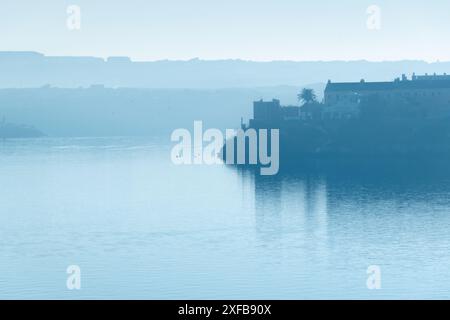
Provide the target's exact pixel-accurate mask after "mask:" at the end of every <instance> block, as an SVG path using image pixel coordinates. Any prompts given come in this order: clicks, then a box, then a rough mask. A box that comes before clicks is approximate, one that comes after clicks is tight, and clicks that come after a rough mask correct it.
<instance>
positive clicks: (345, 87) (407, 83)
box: [325, 79, 450, 92]
mask: <svg viewBox="0 0 450 320" xmlns="http://www.w3.org/2000/svg"><path fill="white" fill-rule="evenodd" d="M444 88H449V89H450V79H449V80H420V81H419V80H402V81H392V82H364V81H361V82H341V83H332V82H328V84H327V87H326V88H325V92H339V91H380V90H405V89H444Z"/></svg>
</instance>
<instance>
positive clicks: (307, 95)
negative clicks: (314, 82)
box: [297, 88, 317, 104]
mask: <svg viewBox="0 0 450 320" xmlns="http://www.w3.org/2000/svg"><path fill="white" fill-rule="evenodd" d="M297 99H298V101H299V102H303V104H309V103H312V102H316V101H317V96H316V94H315V93H314V90H313V89H307V88H303V90H302V92H300V93H299V94H298V95H297Z"/></svg>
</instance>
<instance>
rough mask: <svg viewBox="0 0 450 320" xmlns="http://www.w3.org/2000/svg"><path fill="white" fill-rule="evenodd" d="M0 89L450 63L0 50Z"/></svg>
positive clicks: (312, 74)
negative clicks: (145, 58) (150, 57)
mask: <svg viewBox="0 0 450 320" xmlns="http://www.w3.org/2000/svg"><path fill="white" fill-rule="evenodd" d="M0 70H1V73H0V88H29V87H41V86H45V85H50V86H54V87H65V88H76V87H89V86H91V85H93V84H102V85H104V86H106V87H135V88H158V89H161V88H170V89H174V88H190V89H217V88H243V87H245V88H252V87H253V88H254V87H269V86H296V87H299V86H304V85H306V84H309V83H326V82H327V80H328V79H331V80H332V81H359V80H360V79H361V78H365V79H366V80H369V81H375V80H378V81H381V80H392V79H394V78H396V77H398V76H400V75H401V74H403V73H405V74H412V73H413V72H416V73H417V74H423V73H434V72H436V73H443V72H447V73H450V62H436V63H427V62H424V61H396V62H368V61H348V62H346V61H330V62H323V61H316V62H295V61H273V62H253V61H243V60H217V61H205V60H199V59H193V60H189V61H168V60H167V61H153V62H133V61H131V60H130V59H129V58H127V57H111V58H108V59H106V60H104V59H102V58H96V57H49V56H44V55H42V54H40V53H36V52H0Z"/></svg>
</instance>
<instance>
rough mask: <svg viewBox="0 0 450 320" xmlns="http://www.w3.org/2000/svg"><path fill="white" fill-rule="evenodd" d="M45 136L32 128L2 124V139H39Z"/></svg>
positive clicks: (0, 129) (0, 128) (0, 137)
mask: <svg viewBox="0 0 450 320" xmlns="http://www.w3.org/2000/svg"><path fill="white" fill-rule="evenodd" d="M42 136H44V134H43V133H42V132H41V131H39V130H37V129H36V128H34V127H32V126H26V125H20V124H15V123H7V122H0V139H7V138H37V137H42Z"/></svg>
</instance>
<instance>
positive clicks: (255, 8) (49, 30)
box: [0, 0, 450, 61]
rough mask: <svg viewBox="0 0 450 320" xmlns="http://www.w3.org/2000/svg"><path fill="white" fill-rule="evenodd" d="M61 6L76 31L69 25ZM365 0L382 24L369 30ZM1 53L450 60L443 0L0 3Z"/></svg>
mask: <svg viewBox="0 0 450 320" xmlns="http://www.w3.org/2000/svg"><path fill="white" fill-rule="evenodd" d="M69 5H78V6H79V8H80V9H81V24H80V25H81V29H80V30H72V31H71V30H69V29H68V28H67V25H66V22H67V18H68V14H67V12H66V10H67V7H68V6H69ZM370 5H377V6H378V7H379V8H380V9H381V20H380V21H381V24H380V26H381V29H380V30H370V29H369V28H368V27H367V24H366V22H367V19H368V18H369V15H368V14H367V13H366V10H367V8H368V7H369V6H370ZM0 12H1V15H0V35H1V37H0V50H1V51H19V50H20V51H22V50H27V51H39V52H42V53H45V54H47V55H91V56H100V57H108V56H124V55H126V56H130V57H131V58H132V59H134V60H159V59H191V58H195V57H199V58H202V59H228V58H239V59H247V60H264V61H266V60H360V59H365V60H376V61H378V60H400V59H421V60H427V61H436V60H441V61H444V60H446V61H449V60H450V41H449V39H450V1H449V0H427V1H425V0H412V1H406V0H373V1H366V0H340V1H337V0H311V1H304V0H226V1H217V0H70V1H66V0H39V1H31V0H0Z"/></svg>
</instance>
